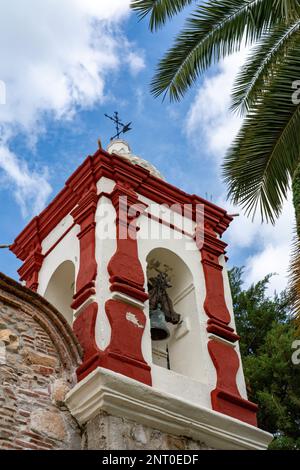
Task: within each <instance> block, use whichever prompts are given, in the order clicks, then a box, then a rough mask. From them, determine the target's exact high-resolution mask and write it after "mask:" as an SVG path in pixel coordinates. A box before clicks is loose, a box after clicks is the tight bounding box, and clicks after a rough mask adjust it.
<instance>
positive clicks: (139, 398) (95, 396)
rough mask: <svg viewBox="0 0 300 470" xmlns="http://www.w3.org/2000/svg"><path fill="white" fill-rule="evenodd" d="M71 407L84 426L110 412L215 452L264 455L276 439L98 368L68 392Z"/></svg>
mask: <svg viewBox="0 0 300 470" xmlns="http://www.w3.org/2000/svg"><path fill="white" fill-rule="evenodd" d="M66 405H67V406H68V408H69V410H70V411H71V413H72V415H73V416H74V417H75V418H76V419H77V421H78V422H79V424H81V425H82V424H87V423H89V422H90V421H91V420H92V419H93V418H95V417H96V416H97V415H99V414H101V413H103V412H105V413H107V414H109V415H113V416H117V417H120V418H125V419H128V420H131V421H133V422H135V423H137V424H141V425H144V426H148V427H151V428H153V429H157V430H159V431H162V432H164V433H168V434H171V435H174V436H184V437H187V438H191V439H193V440H195V441H201V442H204V443H205V444H206V446H208V447H209V448H212V449H232V450H244V449H249V450H264V449H267V447H268V444H269V443H270V442H271V440H272V438H273V436H272V435H271V434H269V433H267V432H265V431H262V430H260V429H258V428H256V427H254V426H250V425H248V424H246V423H244V422H242V421H239V420H237V419H235V418H231V417H229V416H226V415H224V414H221V413H218V412H216V411H213V410H211V409H208V408H204V407H201V406H196V405H195V404H192V403H188V402H186V401H184V400H181V399H179V398H178V397H176V396H174V395H171V394H167V393H165V392H160V391H159V390H158V389H156V388H153V387H149V386H147V385H144V384H142V383H140V382H137V381H135V380H132V379H130V378H128V377H125V376H123V375H121V374H118V373H115V372H112V371H110V370H108V369H103V368H97V369H96V370H94V371H93V372H92V373H91V374H89V375H88V376H87V377H86V378H85V379H83V380H82V381H81V382H80V383H78V384H77V385H76V386H75V387H74V388H73V390H71V391H70V392H69V393H68V395H67V397H66Z"/></svg>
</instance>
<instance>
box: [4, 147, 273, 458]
mask: <svg viewBox="0 0 300 470" xmlns="http://www.w3.org/2000/svg"><path fill="white" fill-rule="evenodd" d="M231 221H232V218H231V217H230V216H229V215H228V214H227V213H226V211H225V210H223V209H221V208H220V207H217V206H216V205H214V204H212V203H210V202H208V201H206V200H204V199H202V198H201V197H199V196H196V195H191V194H187V193H185V192H183V191H181V190H180V189H178V188H176V187H174V186H172V185H170V184H169V183H167V182H166V181H165V180H164V179H163V178H162V176H161V175H160V173H159V172H158V170H157V169H156V168H154V167H153V166H152V165H151V164H150V163H149V162H146V161H145V160H142V159H141V158H139V157H137V156H135V155H133V154H132V153H131V150H130V148H129V146H128V144H127V143H126V142H124V141H122V140H116V141H112V142H111V144H110V145H109V147H108V149H107V151H104V150H102V149H99V150H98V151H97V152H96V153H95V154H94V155H93V156H88V157H87V158H86V160H85V161H84V162H83V163H82V165H81V166H80V167H79V168H78V169H77V170H76V171H75V172H74V173H73V175H72V176H71V177H70V178H69V179H68V180H67V182H66V184H65V187H64V188H63V189H62V191H61V192H60V193H59V194H58V195H57V196H56V197H55V199H54V200H53V201H52V202H51V203H50V204H49V205H48V207H47V208H46V209H45V210H44V211H43V212H42V213H41V214H40V215H38V216H37V217H35V218H34V219H33V220H32V221H31V222H30V223H29V224H28V225H27V227H26V228H25V229H24V230H23V231H22V233H21V234H20V235H19V236H18V237H17V238H16V240H15V242H14V244H13V245H12V247H11V250H12V251H13V252H14V253H15V255H16V256H17V257H18V258H20V259H21V260H22V261H23V265H22V267H21V268H20V269H19V275H20V278H21V280H22V281H23V282H25V283H26V286H27V287H29V288H30V289H33V290H35V291H37V292H38V293H39V294H40V295H42V296H44V297H45V298H46V299H47V300H48V301H49V302H51V303H52V304H53V305H54V306H55V307H56V308H57V309H58V310H59V311H60V312H61V313H62V314H63V315H64V317H65V319H66V321H68V322H69V323H70V324H71V325H73V329H74V331H75V333H76V335H77V337H78V339H79V342H80V344H81V347H82V349H83V361H82V364H81V366H80V367H79V369H78V371H77V376H78V384H77V386H76V387H75V389H74V390H73V391H72V392H71V393H70V394H69V396H68V398H67V404H68V406H69V408H70V410H71V411H72V413H73V414H74V416H75V417H76V418H77V419H78V420H79V422H81V423H87V422H88V421H89V420H91V419H93V418H94V417H95V416H96V415H97V413H100V412H101V411H105V412H106V413H110V414H112V415H115V416H121V417H125V418H127V419H129V420H131V421H135V422H140V423H142V424H143V425H145V426H151V427H152V428H154V429H159V430H161V431H162V432H166V433H168V434H173V435H176V436H187V437H189V438H191V439H194V440H195V441H202V442H205V443H206V444H207V445H208V446H209V447H212V448H234V449H263V448H266V447H267V445H268V442H269V441H270V440H271V437H270V435H269V434H267V433H265V432H263V431H261V430H259V429H258V428H257V427H256V426H257V421H256V413H257V406H256V405H255V404H254V403H251V402H250V401H248V399H247V393H246V388H245V382H244V375H243V369H242V364H241V357H240V352H239V346H238V342H239V336H238V335H237V333H236V331H235V323H234V315H233V308H232V301H231V293H230V287H229V283H228V278H227V272H226V265H225V264H226V257H225V250H226V243H225V242H224V241H223V240H222V239H221V237H222V236H223V234H224V232H225V231H226V229H227V228H228V226H229V224H230V223H231ZM157 263H159V265H160V266H163V267H166V269H168V270H169V272H170V277H171V284H172V287H171V288H170V297H171V299H172V302H173V304H174V307H175V308H176V311H177V312H178V313H180V315H181V320H182V321H181V322H180V324H178V325H176V326H172V327H170V331H171V335H170V338H168V340H166V341H157V342H156V341H152V340H151V334H150V320H149V302H148V297H149V296H148V289H147V285H148V282H147V281H148V279H149V278H150V277H151V276H152V275H153V273H154V271H153V269H154V268H153V266H154V267H155V266H157Z"/></svg>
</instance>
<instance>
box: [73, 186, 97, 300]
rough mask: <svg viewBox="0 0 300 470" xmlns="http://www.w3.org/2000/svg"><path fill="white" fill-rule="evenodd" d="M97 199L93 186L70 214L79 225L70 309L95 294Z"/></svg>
mask: <svg viewBox="0 0 300 470" xmlns="http://www.w3.org/2000/svg"><path fill="white" fill-rule="evenodd" d="M97 203H98V197H97V193H96V187H95V186H93V187H92V188H91V189H90V190H89V191H88V192H87V193H85V194H84V196H83V197H82V199H81V200H80V203H79V204H78V205H77V206H76V207H75V209H74V210H73V211H72V212H71V215H72V217H73V219H74V222H75V224H79V225H80V232H79V233H78V235H77V237H78V239H79V245H80V264H79V272H78V275H77V279H76V293H75V295H74V302H73V303H72V308H74V309H75V308H78V307H80V305H81V304H82V303H83V302H85V301H86V300H87V299H88V298H89V297H90V296H91V295H93V294H94V293H95V289H94V287H95V280H96V275H97V262H96V258H95V251H96V235H95V229H96V223H95V213H96V210H97Z"/></svg>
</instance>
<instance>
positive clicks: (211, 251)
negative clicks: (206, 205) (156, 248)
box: [195, 220, 258, 426]
mask: <svg viewBox="0 0 300 470" xmlns="http://www.w3.org/2000/svg"><path fill="white" fill-rule="evenodd" d="M196 230H203V227H197V229H196ZM196 235H197V234H196ZM195 239H196V241H197V240H198V239H201V240H202V238H201V237H197V236H196V237H195ZM199 249H200V251H201V257H202V265H203V271H204V278H205V285H206V297H205V301H204V310H205V312H206V314H207V316H208V317H209V319H208V321H207V331H208V332H209V333H213V334H214V335H216V336H217V337H220V340H214V339H212V340H210V341H209V343H208V351H209V354H210V356H211V359H212V361H213V364H214V366H215V368H216V372H217V384H216V388H215V389H214V390H213V391H212V392H211V402H212V408H213V409H214V410H216V411H219V412H220V413H224V414H226V415H229V416H232V417H234V418H237V419H240V420H241V421H245V422H246V423H249V424H252V425H253V426H257V419H256V413H257V408H258V407H257V405H255V404H254V403H251V402H249V401H248V400H245V399H243V398H242V397H241V395H240V393H239V390H238V387H237V383H236V376H237V372H238V369H239V366H240V360H239V356H238V354H237V352H236V351H235V349H234V347H233V345H230V343H228V344H226V343H225V342H224V341H223V340H221V338H224V339H226V340H227V341H229V342H231V343H234V342H236V341H238V340H239V336H238V335H237V334H236V333H235V332H234V329H233V328H231V327H230V326H229V323H230V320H231V316H230V313H229V311H228V308H227V305H226V300H225V291H224V282H223V273H222V271H223V267H222V266H221V265H220V263H219V258H220V256H221V255H224V254H225V249H226V244H225V243H224V242H223V241H222V240H220V239H219V238H218V237H217V235H216V232H215V230H214V226H213V223H212V222H211V221H207V220H205V222H204V240H203V243H202V244H201V246H199Z"/></svg>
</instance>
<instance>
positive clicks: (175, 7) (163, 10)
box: [130, 0, 195, 31]
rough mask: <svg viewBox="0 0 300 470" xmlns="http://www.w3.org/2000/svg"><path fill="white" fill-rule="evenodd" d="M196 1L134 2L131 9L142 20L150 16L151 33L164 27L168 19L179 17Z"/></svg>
mask: <svg viewBox="0 0 300 470" xmlns="http://www.w3.org/2000/svg"><path fill="white" fill-rule="evenodd" d="M194 1H195V0H132V1H131V4H130V7H131V8H132V9H133V10H135V11H136V12H137V14H138V16H139V17H140V19H143V18H145V17H146V16H147V15H149V14H150V19H149V28H150V30H151V31H153V30H155V29H158V28H160V27H162V26H163V25H164V24H165V23H166V21H167V20H168V19H171V18H172V17H173V16H175V15H177V13H179V12H180V11H181V10H183V9H184V8H185V7H186V6H188V5H190V4H191V3H192V2H194Z"/></svg>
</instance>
